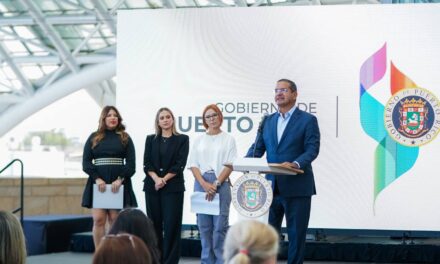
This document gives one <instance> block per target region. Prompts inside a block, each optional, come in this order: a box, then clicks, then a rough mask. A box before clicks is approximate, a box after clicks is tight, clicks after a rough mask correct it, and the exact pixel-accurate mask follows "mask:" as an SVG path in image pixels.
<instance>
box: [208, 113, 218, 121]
mask: <svg viewBox="0 0 440 264" xmlns="http://www.w3.org/2000/svg"><path fill="white" fill-rule="evenodd" d="M217 117H218V114H217V113H214V114H212V115H207V116H205V119H206V120H209V119H211V118H214V119H215V118H217Z"/></svg>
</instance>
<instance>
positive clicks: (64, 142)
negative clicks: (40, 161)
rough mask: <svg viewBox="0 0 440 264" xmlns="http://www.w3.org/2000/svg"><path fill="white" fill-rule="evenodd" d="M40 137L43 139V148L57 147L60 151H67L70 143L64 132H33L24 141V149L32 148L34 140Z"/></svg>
mask: <svg viewBox="0 0 440 264" xmlns="http://www.w3.org/2000/svg"><path fill="white" fill-rule="evenodd" d="M34 137H39V138H40V139H41V145H42V146H55V147H57V148H60V149H63V150H64V149H65V148H66V147H67V146H68V145H69V143H70V141H69V139H68V138H67V137H66V135H65V134H64V132H63V131H55V130H54V129H53V130H51V131H32V132H30V133H28V135H27V136H26V137H25V138H24V140H23V146H24V147H30V146H32V139H33V138H34Z"/></svg>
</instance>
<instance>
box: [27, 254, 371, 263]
mask: <svg viewBox="0 0 440 264" xmlns="http://www.w3.org/2000/svg"><path fill="white" fill-rule="evenodd" d="M92 256H93V255H92V254H91V253H74V252H62V253H53V254H46V255H37V256H30V257H28V259H27V264H60V263H63V264H90V263H92ZM180 263H182V264H197V263H200V259H198V258H186V257H185V258H182V259H181V260H180ZM278 263H280V264H285V263H286V261H278ZM304 263H305V264H347V263H354V262H336V261H305V262H304ZM356 263H359V264H362V263H366V262H356Z"/></svg>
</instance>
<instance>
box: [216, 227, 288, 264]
mask: <svg viewBox="0 0 440 264" xmlns="http://www.w3.org/2000/svg"><path fill="white" fill-rule="evenodd" d="M278 243H279V238H278V233H277V232H276V231H275V229H274V228H273V227H272V226H270V225H267V224H263V223H261V222H258V221H255V220H250V221H242V222H239V223H237V224H235V225H233V226H231V228H229V230H228V233H227V235H226V240H225V246H224V253H223V257H224V259H225V263H231V264H235V263H236V264H238V263H240V264H245V263H252V264H263V263H264V264H271V263H276V260H277V254H278Z"/></svg>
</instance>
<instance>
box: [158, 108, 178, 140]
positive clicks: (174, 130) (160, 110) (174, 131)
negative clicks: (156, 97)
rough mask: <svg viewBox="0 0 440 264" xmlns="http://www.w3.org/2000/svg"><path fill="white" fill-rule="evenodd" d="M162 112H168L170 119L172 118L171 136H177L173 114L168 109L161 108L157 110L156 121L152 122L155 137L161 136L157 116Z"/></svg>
mask: <svg viewBox="0 0 440 264" xmlns="http://www.w3.org/2000/svg"><path fill="white" fill-rule="evenodd" d="M163 111H168V113H170V115H171V117H172V118H173V128H172V132H173V135H179V132H177V129H176V119H175V118H174V114H173V112H172V111H171V110H170V109H169V108H168V107H161V108H159V110H157V113H156V119H155V120H154V129H155V132H156V137H158V136H160V135H162V128H161V127H160V126H159V115H160V113H162V112H163Z"/></svg>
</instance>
